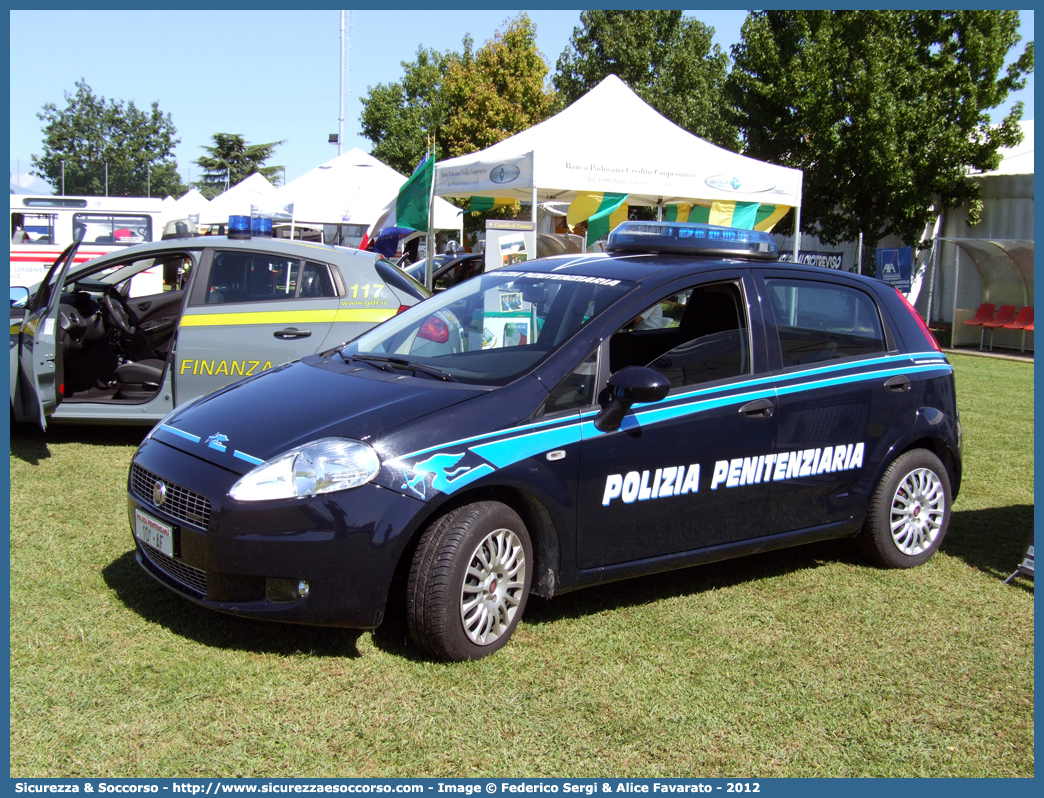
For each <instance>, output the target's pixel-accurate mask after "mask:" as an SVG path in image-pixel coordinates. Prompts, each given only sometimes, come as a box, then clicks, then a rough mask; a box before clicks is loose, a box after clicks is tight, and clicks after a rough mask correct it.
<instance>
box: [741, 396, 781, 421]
mask: <svg viewBox="0 0 1044 798" xmlns="http://www.w3.org/2000/svg"><path fill="white" fill-rule="evenodd" d="M775 409H776V405H775V404H774V403H773V401H772V400H771V399H755V400H754V401H753V402H747V403H746V404H745V405H743V406H742V407H740V409H739V412H740V415H741V416H746V417H747V418H770V417H771V416H772V413H773V412H774V411H775Z"/></svg>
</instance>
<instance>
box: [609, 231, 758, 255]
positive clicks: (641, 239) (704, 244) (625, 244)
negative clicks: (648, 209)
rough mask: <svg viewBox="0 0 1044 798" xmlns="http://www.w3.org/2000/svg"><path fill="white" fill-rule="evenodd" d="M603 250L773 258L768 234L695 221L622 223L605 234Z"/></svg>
mask: <svg viewBox="0 0 1044 798" xmlns="http://www.w3.org/2000/svg"><path fill="white" fill-rule="evenodd" d="M605 251H606V252H670V253H675V254H679V255H718V256H725V257H728V256H730V255H733V256H736V257H743V258H756V259H758V260H776V259H777V253H776V242H775V241H773V240H772V236H770V235H769V234H768V233H763V232H761V231H760V230H739V229H737V228H735V227H718V226H717V225H713V224H697V223H696V222H623V223H622V224H620V226H619V227H617V228H616V229H615V230H613V232H611V233H610V234H609V243H608V245H607V246H606V248H605Z"/></svg>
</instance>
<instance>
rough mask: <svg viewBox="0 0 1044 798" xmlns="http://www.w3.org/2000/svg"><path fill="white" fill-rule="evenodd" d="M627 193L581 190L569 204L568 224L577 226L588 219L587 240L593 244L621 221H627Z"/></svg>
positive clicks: (586, 243)
mask: <svg viewBox="0 0 1044 798" xmlns="http://www.w3.org/2000/svg"><path fill="white" fill-rule="evenodd" d="M627 210H628V206H627V195H626V194H613V193H610V192H608V191H581V192H579V193H577V195H576V199H574V200H573V201H572V202H571V203H570V204H569V210H568V211H567V212H566V224H568V225H569V226H570V227H575V226H576V225H578V224H580V222H582V221H585V220H586V221H587V240H586V242H585V244H584V246H587V247H589V246H591V244H592V243H593V242H595V241H597V240H598V239H599V238H601V237H602V236H604V235H608V234H609V233H610V232H611V231H612V230H614V229H615V228H616V226H617V225H618V224H620V222H625V221H627Z"/></svg>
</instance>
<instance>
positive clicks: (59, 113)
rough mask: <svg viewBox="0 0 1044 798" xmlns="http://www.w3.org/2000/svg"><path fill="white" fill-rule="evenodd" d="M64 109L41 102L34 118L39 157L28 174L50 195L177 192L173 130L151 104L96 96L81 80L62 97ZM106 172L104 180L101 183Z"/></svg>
mask: <svg viewBox="0 0 1044 798" xmlns="http://www.w3.org/2000/svg"><path fill="white" fill-rule="evenodd" d="M65 103H66V107H65V108H62V109H60V108H58V106H56V105H55V104H54V103H47V104H46V105H44V107H43V110H42V111H41V112H40V113H38V114H37V117H39V118H40V119H41V120H42V121H43V122H45V123H46V124H45V125H44V128H43V134H44V138H43V147H44V152H43V155H41V156H39V157H38V156H36V155H33V156H32V166H33V169H32V174H34V175H36V176H37V177H42V178H44V179H45V180H47V181H48V182H49V183H50V184H51V185H52V186H54V188H55V190H56V191H61V190H62V182H63V181H62V174H63V168H64V176H65V180H64V183H65V193H66V194H78V195H83V196H104V195H105V194H106V191H107V193H108V195H109V196H128V197H145V196H149V195H151V196H153V197H163V196H165V195H168V194H170V195H173V196H177V195H180V194H181V193H183V191H184V189H185V186H184V185H183V184H182V182H181V178H180V177H179V176H178V171H177V161H176V160H175V159H174V147H175V146H176V145H177V144H178V143H179V141H180V140H179V139H177V138H175V136H176V134H177V129H176V128H175V127H174V123H173V122H172V121H171V118H170V114H163V113H162V112H161V111H160V110H159V105H158V104H157V103H153V104H152V108H151V110H150V111H142V110H140V109H138V107H137V106H136V105H135V104H134V103H133V102H128V103H126V104H125V103H123V102H122V101H120V102H117V101H116V100H106V99H105V97H99V96H97V95H96V94H95V93H94V92H93V91H92V90H91V87H90V86H88V85H87V82H86V80H84V79H83V78H81V79H80V80H79V81H77V83H76V93H75V94H71V95H70V94H69V93H68V92H65ZM106 172H108V181H107V183H106Z"/></svg>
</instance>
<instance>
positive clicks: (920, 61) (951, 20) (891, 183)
mask: <svg viewBox="0 0 1044 798" xmlns="http://www.w3.org/2000/svg"><path fill="white" fill-rule="evenodd" d="M1018 25H1019V15H1018V12H1017V11H760V12H755V13H752V14H750V15H749V16H748V17H747V20H746V21H745V22H744V25H743V36H742V40H741V41H740V42H739V43H738V44H736V45H734V46H733V50H732V55H733V58H734V60H735V65H734V68H733V72H732V75H731V76H730V80H729V86H728V90H729V95H730V97H731V99H732V100H733V102H734V103H735V106H736V108H737V109H738V111H739V115H738V116H737V120H738V122H739V124H740V127H741V130H742V133H743V137H744V139H745V141H746V150H745V153H746V154H747V155H750V156H752V157H754V158H760V159H763V160H767V161H771V162H773V163H778V164H782V165H785V166H790V167H795V168H798V169H802V170H804V173H805V177H804V187H803V192H802V193H803V202H802V211H801V213H802V219H801V221H802V229H803V230H804V231H805V232H808V233H814V234H816V235H818V236H819V238H820V239H821V240H823V241H825V242H827V243H830V244H836V243H837V242H839V241H855V240H857V239H858V237H859V234H860V233H862V234H863V236H864V239H865V240H866V241H868V242H875V241H877V240H879V239H880V238H882V237H884V236H887V235H896V236H899V237H900V238H901V239H902V240H903V241H905V242H906V243H908V244H912V245H913V244H918V243H919V242H920V241H921V238H922V235H923V233H924V231H925V228H926V226H927V225H928V224H929V223H931V222H932V221H934V219H935V218H936V217H937V216H938V214H939V212H940V210H941V207H942V206H945V207H958V206H960V205H963V204H965V203H968V204H969V205H970V206H971V208H972V211H973V213H972V214H971V216H972V217H973V218H974V217H975V215H976V214H975V211H976V209H977V208H979V207H981V205H980V204H979V199H978V197H979V186H978V184H977V183H975V182H972V181H969V180H967V179H966V178H967V176H968V175H969V174H971V173H974V172H982V171H988V170H990V169H994V168H996V167H997V165H998V163H999V162H1000V156H999V154H998V150H999V149H1000V148H1001V147H1012V146H1015V145H1016V144H1018V143H1019V142H1020V141H1021V139H1022V134H1021V131H1020V128H1019V124H1018V122H1019V119H1020V118H1021V117H1022V104H1021V103H1015V104H1014V106H1013V107H1012V109H1011V111H1010V112H1009V113H1008V114H1007V116H1005V117H1004V119H1003V120H1002V121H1001V123H1000V124H998V125H991V124H990V117H989V111H990V109H993V108H997V107H998V106H999V105H1001V103H1003V102H1004V100H1005V99H1006V98H1007V96H1008V94H1009V93H1010V92H1012V91H1014V90H1017V89H1021V88H1022V87H1024V86H1025V75H1026V74H1027V73H1029V72H1032V71H1033V42H1030V43H1029V44H1028V45H1027V46H1026V48H1025V50H1024V51H1023V52H1022V54H1021V55H1019V56H1018V57H1017V58H1016V59H1015V60H1014V61H1013V62H1012V63H1011V64H1010V65H1009V66H1008V67H1007V68H1005V66H1004V63H1005V58H1006V56H1007V55H1008V53H1009V51H1011V50H1012V48H1014V47H1015V46H1016V44H1017V43H1018V42H1019V40H1020V37H1019V35H1018V33H1017V31H1018Z"/></svg>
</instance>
